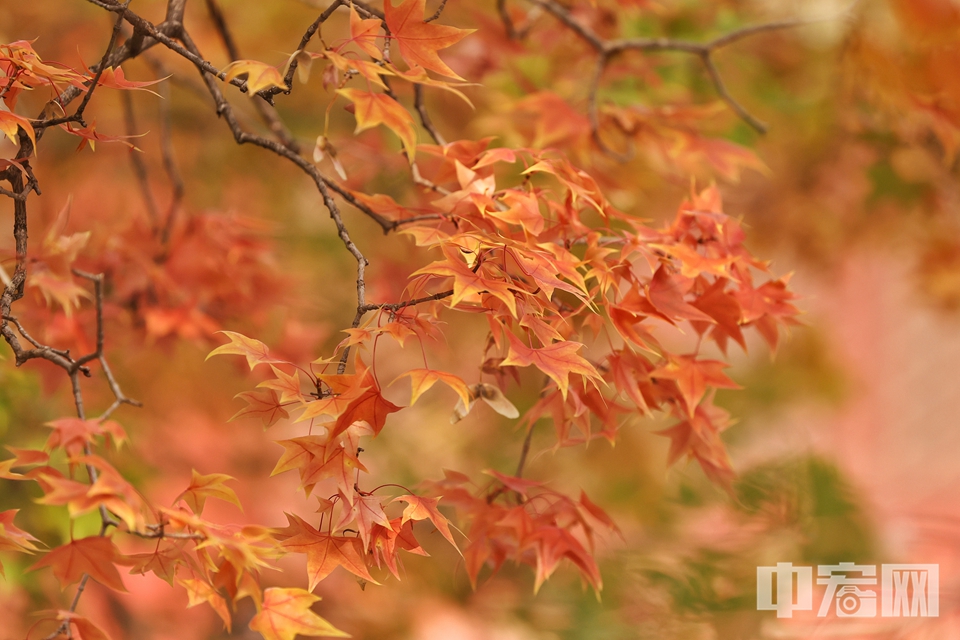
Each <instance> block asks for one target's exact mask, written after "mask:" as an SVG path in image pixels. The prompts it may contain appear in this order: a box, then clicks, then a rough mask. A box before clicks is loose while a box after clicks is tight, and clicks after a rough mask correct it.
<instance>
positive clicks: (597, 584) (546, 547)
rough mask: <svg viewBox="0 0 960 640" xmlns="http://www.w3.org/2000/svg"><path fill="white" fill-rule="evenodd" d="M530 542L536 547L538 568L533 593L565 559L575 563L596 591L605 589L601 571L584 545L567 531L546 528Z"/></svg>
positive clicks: (557, 528) (532, 537)
mask: <svg viewBox="0 0 960 640" xmlns="http://www.w3.org/2000/svg"><path fill="white" fill-rule="evenodd" d="M528 542H530V543H533V544H535V545H536V550H537V568H536V581H535V583H534V586H533V592H534V593H537V592H538V591H539V590H540V587H541V586H542V585H543V583H544V582H545V581H546V580H547V579H548V578H549V577H550V575H551V574H552V573H553V572H554V570H555V569H556V567H557V564H558V563H559V562H560V560H562V559H563V558H567V559H568V560H570V561H571V562H573V563H574V564H575V565H576V566H577V568H578V569H580V573H581V575H583V577H584V578H586V580H587V582H589V583H590V586H592V587H593V589H594V591H595V592H597V593H598V594H599V592H600V590H601V589H602V588H603V580H602V579H601V577H600V569H598V568H597V563H596V562H595V561H594V559H593V557H591V555H590V554H589V553H588V552H587V550H586V549H584V548H583V545H582V544H580V542H579V541H578V540H577V539H576V538H574V537H573V535H572V534H571V533H570V532H569V531H567V530H566V529H561V528H560V527H544V528H541V529H540V530H538V531H536V532H534V533H533V534H531V536H530V537H529V539H528Z"/></svg>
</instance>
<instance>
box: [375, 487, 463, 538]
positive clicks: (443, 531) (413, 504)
mask: <svg viewBox="0 0 960 640" xmlns="http://www.w3.org/2000/svg"><path fill="white" fill-rule="evenodd" d="M397 501H400V502H406V503H407V507H406V509H404V510H403V519H402V520H401V522H400V524H401V525H403V524H405V523H406V522H407V521H408V520H429V521H430V522H432V523H433V526H435V527H436V528H437V531H439V532H440V535H442V536H443V537H444V538H446V539H447V542H449V543H450V544H452V545H453V547H454V549H456V550H457V551H460V547H458V546H457V543H456V542H454V541H453V534H452V533H450V521H449V520H447V519H446V518H445V517H444V515H443V514H442V513H440V511H439V510H438V509H437V503H438V502H440V498H439V497H437V498H424V497H421V496H413V495H406V496H399V497H396V498H394V499H393V500H392V501H391V502H397Z"/></svg>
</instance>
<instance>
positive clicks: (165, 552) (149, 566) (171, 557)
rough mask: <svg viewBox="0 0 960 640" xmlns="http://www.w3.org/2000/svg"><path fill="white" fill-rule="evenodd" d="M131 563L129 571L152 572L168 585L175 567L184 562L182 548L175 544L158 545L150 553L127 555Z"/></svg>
mask: <svg viewBox="0 0 960 640" xmlns="http://www.w3.org/2000/svg"><path fill="white" fill-rule="evenodd" d="M127 561H129V562H130V563H131V565H130V566H131V569H130V573H138V574H141V575H142V574H146V573H150V572H152V573H153V575H155V576H157V577H158V578H160V579H161V580H163V581H165V582H166V583H167V584H169V585H170V586H173V579H174V578H175V577H176V573H177V567H178V566H180V565H181V564H185V560H184V553H183V550H182V549H180V548H179V547H176V546H172V545H171V546H167V547H162V548H161V547H158V548H157V549H156V550H154V551H153V552H152V553H135V554H132V555H129V556H127Z"/></svg>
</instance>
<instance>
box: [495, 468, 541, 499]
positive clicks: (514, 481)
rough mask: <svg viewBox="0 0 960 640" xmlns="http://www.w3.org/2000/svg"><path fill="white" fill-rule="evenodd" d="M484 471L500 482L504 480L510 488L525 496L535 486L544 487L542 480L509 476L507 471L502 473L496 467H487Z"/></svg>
mask: <svg viewBox="0 0 960 640" xmlns="http://www.w3.org/2000/svg"><path fill="white" fill-rule="evenodd" d="M484 473H485V474H487V475H488V476H493V477H494V478H496V479H497V480H499V481H500V482H502V483H503V484H504V485H505V486H506V487H507V488H508V489H510V490H511V491H515V492H516V493H518V494H520V495H521V496H523V497H524V498H526V497H527V492H528V491H530V489H533V488H534V487H542V486H543V483H542V482H536V481H535V480H526V479H524V478H516V477H514V476H508V475H506V474H505V473H500V472H499V471H495V470H494V469H486V470H484Z"/></svg>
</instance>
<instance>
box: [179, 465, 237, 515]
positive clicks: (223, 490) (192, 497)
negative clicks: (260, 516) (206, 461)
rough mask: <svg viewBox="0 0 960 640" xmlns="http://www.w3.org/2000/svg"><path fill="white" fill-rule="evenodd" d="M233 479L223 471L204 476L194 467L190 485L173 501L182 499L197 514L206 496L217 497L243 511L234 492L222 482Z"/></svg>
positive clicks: (201, 509)
mask: <svg viewBox="0 0 960 640" xmlns="http://www.w3.org/2000/svg"><path fill="white" fill-rule="evenodd" d="M233 479H234V478H232V477H230V476H228V475H227V474H225V473H211V474H209V475H205V476H204V475H200V474H199V473H197V470H196V469H193V470H192V473H191V477H190V486H189V487H187V488H186V489H185V490H184V492H183V493H181V494H180V495H178V496H177V497H176V498H174V500H173V501H174V502H176V501H177V500H181V499H182V500H183V501H184V502H186V503H187V504H188V505H189V506H190V508H191V509H193V512H194V513H197V514H199V513H200V512H201V511H203V505H204V503H205V502H206V501H207V498H218V499H220V500H223V501H224V502H229V503H231V504H235V505H236V506H237V508H238V509H240V510H241V511H243V507H242V506H240V499H239V498H237V494H236V492H235V491H234V490H233V489H231V488H230V487H228V486H227V485H226V484H224V483H225V482H226V481H227V480H233Z"/></svg>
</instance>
